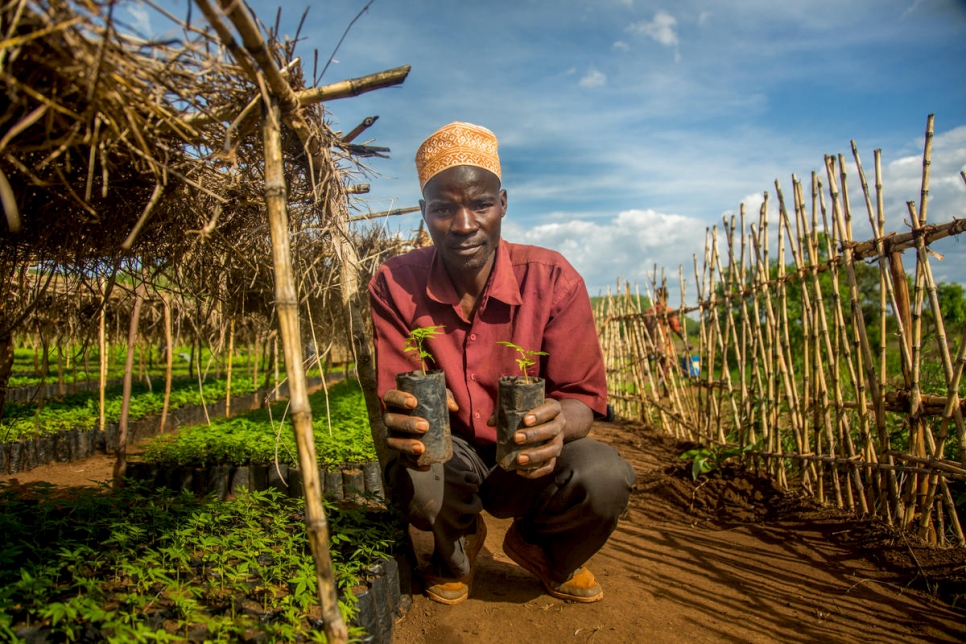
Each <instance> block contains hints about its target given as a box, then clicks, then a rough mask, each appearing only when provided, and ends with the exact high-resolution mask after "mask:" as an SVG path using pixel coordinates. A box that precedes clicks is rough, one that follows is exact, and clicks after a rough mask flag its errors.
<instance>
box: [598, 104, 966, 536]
mask: <svg viewBox="0 0 966 644" xmlns="http://www.w3.org/2000/svg"><path fill="white" fill-rule="evenodd" d="M932 133H933V118H932V116H930V117H929V119H928V123H927V128H926V144H925V148H924V151H923V173H922V184H921V193H920V195H919V197H920V198H919V202H918V203H916V202H913V201H910V202H908V203H907V209H908V218H907V221H908V222H909V226H910V228H911V230H910V231H909V232H905V233H887V232H886V230H885V214H884V204H883V196H882V195H883V193H882V169H881V158H880V151H879V150H876V151H875V155H874V189H873V190H870V187H869V184H868V182H867V180H866V176H865V171H864V169H863V166H862V162H861V160H860V158H859V153H858V150H857V149H856V147H855V144H854V142H853V144H852V155H853V157H852V158H853V160H854V163H855V166H854V167H855V168H856V169H857V177H852V176H849V174H848V172H847V165H846V160H845V158H844V156H843V155H837V156H827V157H826V158H825V171H824V173H822V174H819V173H812V176H811V179H810V181H809V182H805V183H804V185H803V182H802V181H801V180H799V179H798V178H797V177H796V176H794V175H793V176H792V184H791V191H790V194H789V195H787V196H786V194H785V192H784V190H783V189H782V186H781V185H780V183H779V182H778V181H776V182H775V199H776V200H777V207H776V210H777V211H778V221H777V228H778V230H777V235H772V234H771V233H770V230H769V226H770V225H771V222H769V219H768V216H767V213H768V212H769V208H768V204H769V195H768V194H767V193H765V195H764V197H765V198H764V203H763V204H762V207H761V209H760V212H759V213H758V216H757V218H753V217H750V216H749V215H748V214H747V213H746V212H745V209H744V206H743V205H742V207H741V208H740V210H739V213H738V214H737V215H732V216H730V217H725V218H724V220H723V224H722V227H721V228H720V230H719V228H718V227H717V226H715V227H713V228H712V229H710V230H709V231H707V234H706V240H705V241H706V243H705V252H704V256H703V257H701V258H698V257H697V256H695V258H694V286H695V287H696V289H697V301H698V304H697V305H696V306H693V307H682V308H680V309H678V310H677V311H673V310H668V309H661V308H660V307H657V308H651V309H647V308H646V306H647V305H646V304H644V303H643V302H645V301H646V300H647V299H649V300H650V301H651V302H654V301H655V296H656V294H657V288H658V287H663V286H665V285H666V284H667V281H668V276H667V274H666V272H665V271H663V270H662V271H661V272H660V274H659V273H658V269H657V267H655V268H654V271H653V276H652V277H651V278H650V279H649V281H650V284H649V285H646V286H645V289H646V292H645V293H641V292H640V289H639V287H637V286H633V287H632V286H631V285H630V284H629V283H626V282H618V284H617V287H616V289H615V290H613V291H611V290H608V292H607V294H606V295H607V296H606V297H604V298H601V299H600V300H599V301H598V303H597V304H596V305H595V315H596V318H597V328H598V334H599V337H600V341H601V346H602V348H603V350H604V356H605V360H606V363H607V371H608V391H609V395H610V399H611V402H612V404H613V405H614V407H615V411H616V412H617V414H618V415H620V416H623V417H627V418H639V419H641V420H644V421H645V422H648V423H652V424H656V425H659V426H660V427H662V428H664V429H665V430H666V431H667V432H668V433H670V434H671V435H673V436H675V437H677V438H680V439H687V440H696V441H699V442H702V443H704V444H706V445H708V448H709V449H711V450H718V449H723V448H725V446H728V447H731V446H738V447H741V448H743V449H744V454H745V456H746V457H747V458H749V459H750V460H751V461H752V462H753V463H754V464H755V465H756V466H757V467H759V468H762V469H764V470H765V471H767V472H768V473H769V474H770V475H771V476H772V477H774V479H775V480H776V481H777V482H778V483H779V484H781V485H783V486H788V487H792V486H794V487H798V488H800V489H802V490H804V491H805V492H807V493H808V494H810V495H813V496H814V497H815V498H817V499H818V500H819V501H820V502H822V503H830V504H834V505H835V506H837V507H840V508H847V509H849V510H852V511H854V512H856V513H860V514H872V515H877V516H880V517H882V518H883V519H884V520H885V521H887V522H889V523H891V524H894V525H897V526H899V527H901V528H903V529H905V530H908V531H913V532H916V533H918V535H919V536H921V537H922V538H925V539H927V540H929V541H931V542H936V543H941V544H949V543H955V544H958V545H960V546H962V545H966V540H964V536H963V529H962V524H961V516H960V513H959V512H957V507H956V495H961V494H963V492H964V489H966V449H964V445H966V442H964V426H963V413H964V411H966V402H964V400H963V396H964V393H966V387H964V386H963V384H962V374H963V367H964V365H966V324H964V325H963V326H962V328H957V329H946V328H945V326H944V322H943V314H942V310H941V306H940V298H939V294H938V289H937V284H936V282H935V280H934V278H933V274H932V270H931V267H930V254H932V253H933V252H932V251H931V250H930V248H929V245H930V243H932V242H933V241H935V240H937V239H941V238H943V237H946V236H950V235H959V234H960V233H962V232H963V231H964V230H966V219H954V220H953V221H950V222H948V223H943V224H930V223H928V222H927V219H926V215H927V212H928V203H929V167H930V157H931V146H932ZM964 180H966V175H964ZM850 183H852V184H853V185H855V184H857V185H858V186H859V188H858V189H856V188H854V187H852V188H851V190H850V186H849V184H850ZM806 195H808V197H806ZM855 195H858V196H857V197H856V196H855ZM855 217H861V218H863V219H866V220H867V221H868V223H869V225H870V226H871V230H872V231H873V237H872V239H870V240H867V241H858V242H857V241H856V240H855V238H854V233H853V224H854V223H855V221H854V218H855ZM776 240H777V247H776V248H771V247H770V246H771V245H772V244H775V243H776ZM904 250H909V251H911V252H910V254H911V255H912V256H913V258H914V262H915V264H914V266H912V268H911V270H910V271H909V272H908V273H907V269H906V267H905V266H904V265H903V251H904ZM678 280H679V283H680V291H681V293H680V295H681V297H680V301H681V302H684V301H685V295H686V293H685V290H686V288H687V283H686V282H685V279H684V275H683V269H679V271H678ZM684 314H691V315H690V316H688V317H687V318H685V317H684ZM674 315H678V316H681V318H680V319H681V320H682V322H685V321H686V322H688V326H689V327H691V328H690V330H689V333H688V334H687V335H686V336H684V337H683V338H680V339H677V340H676V339H674V338H673V336H672V334H671V332H670V329H671V328H672V325H671V324H670V323H669V322H670V317H673V316H674ZM960 324H961V322H960ZM947 332H951V334H952V336H953V337H952V338H949V337H948V336H947ZM693 358H697V359H698V360H699V364H697V365H696V364H694V363H693V362H692V359H693Z"/></svg>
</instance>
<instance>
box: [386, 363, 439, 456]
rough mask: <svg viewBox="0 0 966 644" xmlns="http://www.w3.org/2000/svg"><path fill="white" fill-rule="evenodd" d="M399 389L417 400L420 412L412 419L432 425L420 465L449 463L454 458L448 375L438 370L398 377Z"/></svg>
mask: <svg viewBox="0 0 966 644" xmlns="http://www.w3.org/2000/svg"><path fill="white" fill-rule="evenodd" d="M396 389H398V390H399V391H404V392H406V393H407V394H412V395H413V396H415V397H416V400H417V404H416V408H415V409H413V410H412V411H411V412H409V415H410V416H420V417H421V418H425V419H426V420H427V421H428V422H429V431H428V432H426V433H425V434H423V435H422V437H421V438H420V440H421V441H422V443H423V445H425V446H426V451H424V452H423V453H422V454H421V455H420V457H419V459H417V461H416V464H417V465H419V466H424V465H432V464H433V463H445V462H446V461H448V460H449V459H450V458H452V457H453V441H452V438H451V435H450V428H449V406H448V405H447V403H446V374H445V373H444V372H443V371H442V370H440V369H436V370H433V371H429V372H427V373H425V374H424V373H423V372H422V371H410V372H407V373H401V374H398V375H397V376H396Z"/></svg>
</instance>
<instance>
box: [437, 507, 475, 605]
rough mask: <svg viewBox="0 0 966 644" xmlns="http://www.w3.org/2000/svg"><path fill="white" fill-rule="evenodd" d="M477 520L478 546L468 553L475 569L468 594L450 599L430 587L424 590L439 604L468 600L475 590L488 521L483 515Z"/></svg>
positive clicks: (468, 585) (454, 603) (453, 603)
mask: <svg viewBox="0 0 966 644" xmlns="http://www.w3.org/2000/svg"><path fill="white" fill-rule="evenodd" d="M477 520H478V521H479V528H478V532H479V535H480V536H479V540H478V541H477V542H476V547H475V548H474V551H473V552H468V553H467V554H468V555H469V557H470V561H471V562H472V565H471V568H470V569H471V570H472V571H473V574H472V575H471V576H470V580H469V582H468V583H467V584H466V586H467V591H466V594H465V595H463V596H462V597H457V598H456V599H449V598H446V597H443V596H441V595H437V594H435V593H433V592H430V591H429V589H424V592H425V593H426V597H427V598H428V599H430V600H431V601H434V602H437V603H439V604H445V605H447V606H454V605H456V604H459V603H460V602H463V601H466V599H467V598H468V597H469V596H470V592H471V591H472V590H473V577H475V576H476V575H475V573H476V556H477V555H478V554H480V551H481V550H482V549H483V544H484V543H485V542H486V522H485V521H483V517H479V518H478V519H477Z"/></svg>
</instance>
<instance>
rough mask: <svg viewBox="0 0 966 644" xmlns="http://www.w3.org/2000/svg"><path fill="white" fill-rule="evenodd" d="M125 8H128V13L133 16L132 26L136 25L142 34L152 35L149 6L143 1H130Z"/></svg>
mask: <svg viewBox="0 0 966 644" xmlns="http://www.w3.org/2000/svg"><path fill="white" fill-rule="evenodd" d="M125 8H126V9H127V12H128V14H129V15H130V16H131V21H132V23H131V26H132V27H134V28H135V29H136V30H137V31H138V33H139V34H140V35H142V36H148V37H150V36H151V34H152V33H153V31H152V29H151V16H150V14H149V13H148V8H147V7H146V6H145V5H144V4H142V3H141V2H133V3H130V4H128V5H127V6H126V7H125Z"/></svg>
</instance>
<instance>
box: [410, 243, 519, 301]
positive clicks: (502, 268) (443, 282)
mask: <svg viewBox="0 0 966 644" xmlns="http://www.w3.org/2000/svg"><path fill="white" fill-rule="evenodd" d="M426 295H428V296H429V298H430V299H433V300H436V301H437V302H440V303H442V304H449V305H451V306H456V305H458V304H459V296H457V294H456V287H454V286H453V282H452V281H451V280H450V279H449V275H447V274H446V268H445V267H444V266H443V262H442V260H441V259H440V258H439V251H436V250H434V251H433V263H432V266H431V267H430V270H429V280H428V281H427V283H426ZM491 297H493V298H496V299H498V300H500V301H501V302H504V303H505V304H511V305H517V304H522V303H523V298H522V297H521V296H520V284H519V282H517V277H516V275H515V274H514V272H513V264H512V262H511V261H510V249H509V243H508V242H506V241H504V240H502V239H501V240H500V243H499V244H498V245H497V247H496V258H495V260H494V262H493V271H492V272H491V273H490V278H489V279H488V280H487V283H486V288H485V289H483V301H482V303H481V304H482V305H483V306H486V300H487V299H489V298H491Z"/></svg>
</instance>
